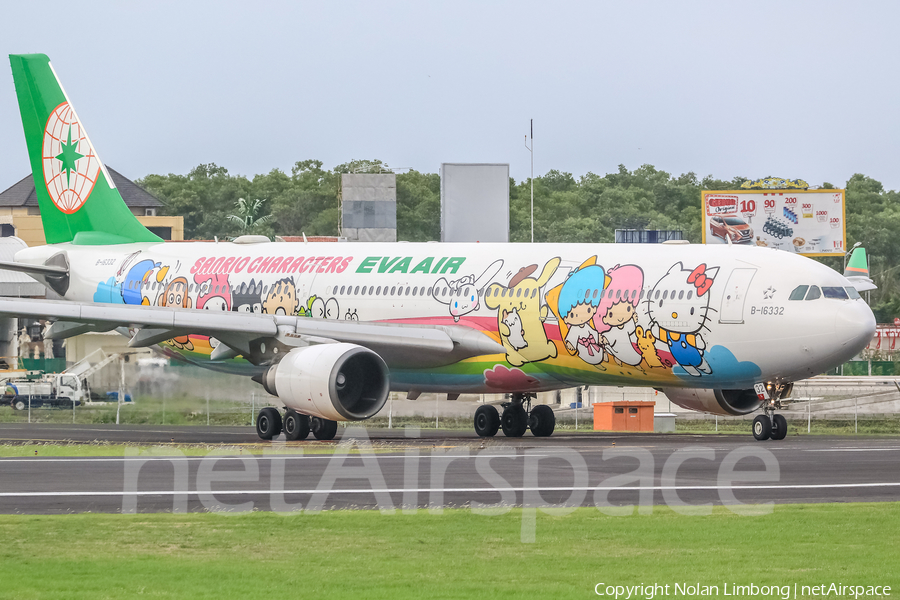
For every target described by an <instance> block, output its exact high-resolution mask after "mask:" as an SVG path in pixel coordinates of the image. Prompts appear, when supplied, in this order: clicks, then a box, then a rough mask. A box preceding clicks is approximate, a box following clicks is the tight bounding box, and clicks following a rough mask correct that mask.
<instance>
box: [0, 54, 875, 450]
mask: <svg viewBox="0 0 900 600" xmlns="http://www.w3.org/2000/svg"><path fill="white" fill-rule="evenodd" d="M10 61H11V63H12V72H13V78H14V80H15V86H16V93H17V95H18V100H19V107H20V109H21V115H22V123H23V126H24V129H25V138H26V142H27V145H28V153H29V156H30V158H31V167H32V173H33V175H34V181H35V188H36V192H37V196H38V201H39V204H40V209H41V218H42V220H43V226H44V233H45V235H46V239H47V242H48V243H47V245H46V246H40V247H34V248H27V249H24V250H21V251H20V252H18V253H17V254H16V257H15V262H14V263H6V264H4V265H3V268H10V269H15V270H19V271H23V272H26V273H29V274H31V275H32V276H33V277H34V278H35V279H37V280H38V281H41V282H42V283H44V284H45V285H46V286H47V287H48V288H50V289H52V290H54V291H55V292H56V293H58V294H59V295H60V296H62V298H63V300H61V301H41V300H19V299H2V300H0V313H2V314H6V315H18V316H26V317H33V318H42V319H49V320H51V321H53V324H52V326H51V327H50V329H49V331H48V334H47V335H48V336H49V337H51V338H66V337H70V336H73V335H78V334H80V333H84V332H88V331H109V330H113V329H115V330H118V331H120V332H121V333H122V334H123V335H127V336H129V337H130V340H131V341H130V345H131V346H135V347H137V346H153V347H155V348H157V349H159V350H160V351H162V352H164V353H165V354H166V355H167V356H170V357H172V358H178V359H180V360H184V361H188V362H191V363H194V364H197V365H201V366H204V367H208V368H212V369H217V370H220V371H227V372H230V373H239V374H245V375H247V376H250V377H253V378H254V379H255V380H256V381H258V382H260V383H261V384H262V385H263V386H264V387H265V389H266V390H267V391H268V392H269V393H271V394H273V395H275V396H277V397H278V398H279V399H280V400H281V401H282V402H283V403H284V406H285V409H284V413H283V414H282V413H281V412H280V411H279V410H277V409H275V408H273V407H268V408H264V409H262V410H261V411H260V414H259V416H258V419H257V431H258V433H259V436H260V437H261V438H263V439H271V438H272V437H274V436H276V435H279V434H280V433H281V432H282V431H283V432H284V434H285V435H286V437H287V438H288V439H290V440H297V439H302V438H305V437H306V436H307V435H308V434H309V432H310V430H312V432H313V434H314V435H315V436H316V437H317V438H319V439H330V438H332V437H333V436H334V435H335V431H336V425H337V423H336V422H337V421H341V420H345V421H352V420H363V419H368V418H369V417H372V416H373V415H375V414H377V413H378V411H380V410H381V409H382V407H383V406H384V404H385V402H386V400H387V397H388V393H389V392H391V391H403V392H407V393H408V394H409V396H410V397H412V398H414V397H416V396H417V395H418V394H420V393H421V392H440V393H446V394H448V395H450V396H451V397H454V396H456V395H458V394H463V393H507V394H509V398H510V400H509V401H508V402H507V403H505V404H504V405H503V411H502V414H501V413H500V412H498V410H497V409H496V408H495V407H494V406H491V405H484V406H480V407H479V408H478V410H477V411H476V414H475V430H476V431H477V433H478V434H479V435H481V436H493V435H495V434H496V433H497V431H498V430H499V429H501V428H502V430H503V433H504V434H506V435H507V436H513V437H515V436H521V435H523V434H524V433H525V432H526V431H527V430H528V429H530V430H531V432H532V434H533V435H535V436H548V435H550V434H551V433H553V429H554V425H555V417H554V414H553V411H552V410H551V409H550V407H549V406H545V405H535V406H531V399H532V398H533V397H534V394H535V392H540V391H547V390H555V389H560V388H568V387H573V386H580V385H629V386H652V387H654V388H657V389H660V390H662V391H664V392H665V394H666V395H667V396H668V397H669V398H670V399H671V400H672V401H673V402H675V403H677V404H679V405H681V406H683V407H686V408H690V409H695V410H699V411H706V412H711V413H716V414H721V415H744V414H749V413H752V412H755V411H760V413H761V414H760V415H759V416H758V417H757V418H756V420H755V421H754V435H755V436H756V437H757V438H758V439H766V438H768V437H773V438H776V439H780V438H783V437H784V436H785V434H786V433H787V425H786V422H785V419H784V417H782V416H781V415H780V414H776V413H775V410H776V409H778V408H780V407H781V405H782V403H783V402H784V401H786V400H787V399H788V398H789V396H790V391H791V385H792V382H794V381H797V380H800V379H804V378H807V377H810V376H812V375H816V374H818V373H821V372H823V371H826V370H828V369H830V368H832V367H835V366H837V365H840V364H842V363H843V362H845V361H847V360H848V359H850V358H851V357H853V356H854V355H856V354H857V353H858V352H859V351H860V350H862V349H863V348H864V347H865V346H866V344H867V343H868V342H869V340H870V339H871V337H872V335H873V332H874V329H875V319H874V317H873V315H872V311H871V310H869V307H868V306H867V305H866V303H865V302H864V301H863V300H862V299H861V298H860V296H859V294H858V293H857V287H859V286H862V285H865V283H864V282H866V281H867V277H865V273H862V272H859V271H864V270H865V258H864V255H863V256H859V255H858V254H856V255H854V256H853V257H852V258H851V268H852V269H856V271H852V272H851V271H848V273H847V275H848V276H849V275H860V277H851V278H850V279H848V278H847V277H844V276H842V275H841V274H839V273H836V272H835V271H833V270H832V269H829V268H827V267H825V266H823V265H821V264H819V263H817V262H814V261H812V260H810V259H807V258H804V257H802V256H798V255H794V254H789V253H787V252H782V251H778V250H772V249H765V248H757V247H746V246H738V245H735V246H714V247H713V246H697V245H689V244H683V245H640V244H635V245H630V244H629V245H613V244H385V243H382V244H367V243H358V244H348V243H316V244H302V243H300V244H289V243H267V242H268V240H266V239H265V238H263V239H259V238H256V237H246V238H238V239H237V240H235V241H234V242H228V243H225V242H219V243H199V242H198V243H193V244H183V243H182V244H171V243H165V242H163V241H162V240H160V239H159V238H157V237H156V236H155V235H154V234H153V233H151V232H150V231H148V230H147V229H145V228H144V227H143V226H142V225H141V224H140V223H139V222H138V221H137V220H136V219H135V217H134V216H133V215H132V214H131V212H130V211H129V210H128V208H127V207H126V206H125V204H124V202H123V201H122V198H121V196H120V195H119V193H118V191H117V190H116V189H115V187H114V184H113V181H112V179H110V177H109V174H108V173H107V172H106V168H105V167H104V166H103V163H102V162H101V161H100V159H99V157H98V156H97V153H96V151H95V150H94V147H93V146H92V145H91V142H90V140H89V138H88V136H87V133H86V132H85V129H84V127H83V125H82V123H81V122H80V121H79V119H78V116H77V115H76V113H75V110H74V109H73V107H72V105H71V103H70V101H69V99H68V97H67V96H66V95H65V92H64V91H63V89H62V87H61V86H60V84H59V81H58V80H57V77H56V74H55V73H54V71H53V69H52V67H51V66H50V62H49V59H48V58H47V57H46V56H44V55H14V56H11V57H10ZM859 252H860V251H859V250H857V253H859ZM851 280H855V281H856V283H854V282H853V281H851ZM869 285H870V284H869ZM855 286H857V287H855Z"/></svg>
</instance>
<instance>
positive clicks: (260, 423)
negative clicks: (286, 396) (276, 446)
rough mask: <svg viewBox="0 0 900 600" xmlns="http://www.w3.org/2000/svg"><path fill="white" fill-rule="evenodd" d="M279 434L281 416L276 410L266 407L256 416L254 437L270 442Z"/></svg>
mask: <svg viewBox="0 0 900 600" xmlns="http://www.w3.org/2000/svg"><path fill="white" fill-rule="evenodd" d="M279 433H281V414H279V412H278V410H277V409H275V408H272V407H271V406H267V407H266V408H264V409H262V410H261V411H259V414H258V415H257V416H256V435H258V436H259V437H260V438H261V439H264V440H271V439H272V438H273V437H276V436H277V435H278V434H279Z"/></svg>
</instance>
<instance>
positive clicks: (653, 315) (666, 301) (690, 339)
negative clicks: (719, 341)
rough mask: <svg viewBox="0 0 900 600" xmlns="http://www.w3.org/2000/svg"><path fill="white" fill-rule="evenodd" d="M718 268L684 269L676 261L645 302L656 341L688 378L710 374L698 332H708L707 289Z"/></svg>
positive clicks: (702, 342) (702, 266)
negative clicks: (670, 354) (669, 353)
mask: <svg viewBox="0 0 900 600" xmlns="http://www.w3.org/2000/svg"><path fill="white" fill-rule="evenodd" d="M718 272H719V267H707V266H706V264H705V263H704V264H700V265H699V266H698V267H697V268H695V269H693V270H690V269H685V268H684V265H683V264H682V263H681V262H677V263H675V264H674V265H672V267H671V268H670V269H669V270H668V272H667V273H666V274H665V275H663V277H662V278H661V279H660V280H659V281H657V282H656V285H654V286H653V288H652V289H651V290H650V294H649V295H648V296H647V300H646V301H645V304H646V308H647V314H648V316H649V317H650V321H651V323H652V327H653V329H654V330H655V331H656V332H657V333H655V336H656V338H657V339H658V340H659V342H661V343H663V344H665V345H666V346H668V348H669V352H671V353H672V357H673V359H674V360H675V362H676V363H678V365H679V366H681V368H682V369H684V371H685V372H686V373H688V374H689V375H691V376H693V377H700V376H701V374H703V373H705V374H707V375H709V374H711V373H712V368H711V367H710V366H709V364H708V363H707V362H706V358H705V357H704V352H705V350H706V342H705V341H704V340H703V336H702V335H701V333H700V332H701V330H703V329H709V328H708V327H706V322H707V321H709V320H710V319H709V316H708V313H709V311H710V310H713V309H711V308H710V307H709V301H710V294H709V290H710V288H711V287H712V285H713V281H714V279H715V276H716V275H717V274H718Z"/></svg>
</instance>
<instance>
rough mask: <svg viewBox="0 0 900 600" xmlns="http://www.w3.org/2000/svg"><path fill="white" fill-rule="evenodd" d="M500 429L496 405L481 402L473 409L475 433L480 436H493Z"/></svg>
mask: <svg viewBox="0 0 900 600" xmlns="http://www.w3.org/2000/svg"><path fill="white" fill-rule="evenodd" d="M499 429H500V413H499V412H497V407H495V406H492V405H490V404H482V405H481V406H479V407H478V410H476V411H475V433H477V434H478V435H479V436H481V437H494V436H495V435H497V431H498V430H499Z"/></svg>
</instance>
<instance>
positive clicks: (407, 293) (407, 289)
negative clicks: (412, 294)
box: [406, 288, 446, 296]
mask: <svg viewBox="0 0 900 600" xmlns="http://www.w3.org/2000/svg"><path fill="white" fill-rule="evenodd" d="M445 289H446V288H445ZM406 295H407V296H409V288H406Z"/></svg>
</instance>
